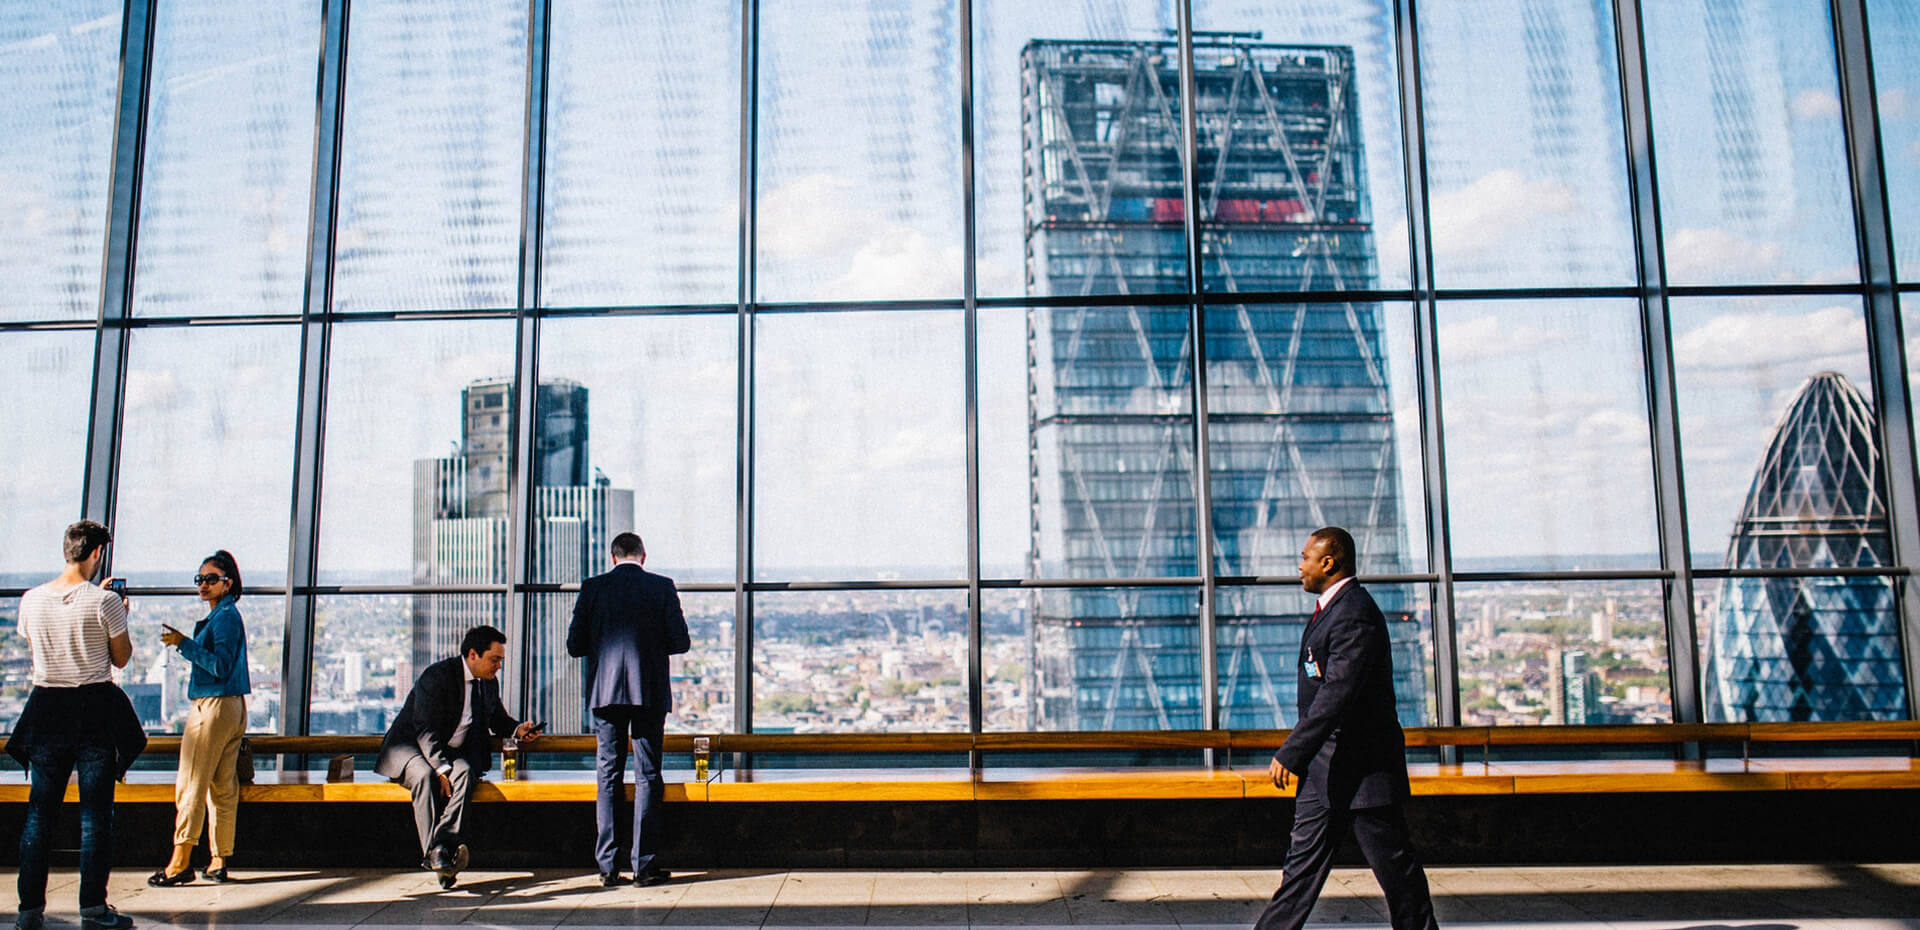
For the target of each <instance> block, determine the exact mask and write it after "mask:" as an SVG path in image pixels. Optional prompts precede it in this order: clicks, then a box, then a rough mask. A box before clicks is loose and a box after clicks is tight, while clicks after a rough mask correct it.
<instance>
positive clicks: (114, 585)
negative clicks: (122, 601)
mask: <svg viewBox="0 0 1920 930" xmlns="http://www.w3.org/2000/svg"><path fill="white" fill-rule="evenodd" d="M107 590H109V591H112V592H113V593H115V594H118V595H120V596H121V597H126V596H127V579H125V578H108V579H107Z"/></svg>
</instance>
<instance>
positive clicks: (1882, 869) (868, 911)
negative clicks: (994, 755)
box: [47, 864, 1920, 930]
mask: <svg viewBox="0 0 1920 930" xmlns="http://www.w3.org/2000/svg"><path fill="white" fill-rule="evenodd" d="M235 875H236V877H237V878H238V879H239V881H237V882H235V883H232V884H227V885H213V884H207V883H205V882H199V883H196V884H193V885H187V886H182V887H177V888H149V887H147V886H146V884H145V883H144V876H145V873H144V872H139V871H138V870H133V869H121V870H119V871H118V872H116V873H115V874H114V877H113V885H112V890H111V900H112V902H113V904H114V905H116V906H117V907H119V908H120V910H121V911H122V912H123V913H126V914H128V915H130V916H132V917H134V918H135V920H136V921H138V926H140V927H148V928H154V927H180V928H207V930H211V928H216V927H218V928H231V927H246V926H258V927H269V926H270V927H293V928H298V927H380V928H389V927H421V926H444V925H448V924H471V925H479V926H487V927H542V928H552V927H596V926H599V927H631V926H665V927H694V926H698V927H756V928H767V927H855V926H884V927H1087V926H1101V927H1114V926H1127V927H1138V928H1181V930H1198V928H1205V930H1226V928H1245V927H1248V926H1250V925H1251V923H1252V921H1253V918H1254V915H1256V914H1257V913H1258V912H1259V910H1260V906H1261V905H1262V904H1263V903H1264V902H1265V900H1266V898H1267V896H1268V895H1269V894H1271V893H1272V891H1273V889H1274V887H1275V885H1276V884H1277V883H1278V882H1279V880H1280V875H1279V873H1278V872H1277V871H1259V870H1233V871H1203V870H1194V869H1154V870H1137V871H1123V870H1096V871H993V872H989V871H939V872H935V871H805V872H779V871H759V870H750V869H732V870H725V871H711V872H685V873H679V874H676V876H675V877H674V880H673V881H672V882H670V883H668V884H666V885H661V886H657V887H653V888H634V887H631V886H620V887H615V888H603V887H601V885H600V880H599V877H598V876H595V875H582V874H579V873H572V872H526V871H487V870H484V869H475V870H473V871H470V872H467V873H465V874H463V875H461V877H460V884H459V885H458V886H457V887H456V888H454V889H453V890H451V891H441V890H440V889H439V886H438V884H437V883H436V881H435V877H434V876H433V874H431V873H428V872H413V871H402V872H395V871H388V870H379V871H374V870H366V871H353V870H313V871H302V870H280V871H268V870H259V871H248V870H244V869H243V870H236V873H235ZM1429 875H1430V877H1431V879H1432V883H1433V889H1434V896H1435V899H1436V906H1437V908H1438V909H1439V913H1440V921H1441V923H1442V924H1443V925H1445V926H1447V927H1449V928H1455V930H1515V928H1521V927H1545V928H1552V930H1589V928H1620V930H1683V928H1684V930H1920V864H1901V865H1854V864H1844V865H1835V864H1824V865H1760V866H1751V865H1741V866H1631V867H1591V868H1583V867H1531V866H1528V867H1480V868H1440V869H1433V870H1431V872H1430V873H1429ZM76 882H77V875H76V874H75V873H74V872H72V871H70V870H69V871H60V872H56V873H54V875H53V878H52V881H51V882H50V887H49V894H48V898H49V900H50V902H51V906H50V908H49V911H48V914H47V916H48V918H49V919H48V925H49V926H62V925H64V926H73V925H75V924H77V923H78V917H77V915H76V914H75V911H74V903H73V895H74V892H75V886H76ZM1312 923H1313V924H1323V925H1324V924H1340V925H1342V926H1348V927H1367V928H1370V927H1385V926H1386V923H1387V916H1386V904H1385V902H1384V901H1383V900H1382V899H1381V897H1380V891H1379V888H1378V887H1377V886H1376V885H1375V884H1374V882H1373V876H1372V875H1370V874H1369V873H1367V872H1366V870H1364V869H1341V870H1337V871H1336V872H1335V873H1334V876H1333V880H1332V881H1331V882H1329V883H1328V885H1327V889H1326V892H1325V894H1324V895H1323V896H1322V897H1321V900H1320V906H1319V908H1318V909H1317V910H1315V911H1314V914H1313V920H1312Z"/></svg>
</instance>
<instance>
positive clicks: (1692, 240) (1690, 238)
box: [1667, 226, 1786, 282]
mask: <svg viewBox="0 0 1920 930" xmlns="http://www.w3.org/2000/svg"><path fill="white" fill-rule="evenodd" d="M1785 252H1786V249H1785V247H1783V246H1782V245H1781V244H1780V243H1779V242H1774V241H1770V240H1754V239H1747V238H1745V237H1742V236H1740V235H1738V234H1736V233H1733V232H1731V231H1729V230H1727V229H1723V228H1721V227H1718V226H1713V227H1706V228H1701V227H1688V228H1684V229H1678V230H1675V231H1674V232H1673V233H1671V234H1670V235H1668V236H1667V276H1668V277H1669V278H1670V279H1672V280H1674V281H1687V282H1698V281H1730V280H1743V281H1771V280H1773V279H1774V278H1775V277H1778V276H1779V274H1780V270H1781V262H1780V260H1781V257H1782V256H1783V255H1784V254H1785Z"/></svg>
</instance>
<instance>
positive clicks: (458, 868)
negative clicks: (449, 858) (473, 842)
mask: <svg viewBox="0 0 1920 930" xmlns="http://www.w3.org/2000/svg"><path fill="white" fill-rule="evenodd" d="M472 861H473V857H472V856H471V855H470V854H469V853H468V852H467V844H465V843H461V844H460V845H459V846H457V847H454V850H453V870H454V871H455V872H465V871H466V870H467V863H469V862H472Z"/></svg>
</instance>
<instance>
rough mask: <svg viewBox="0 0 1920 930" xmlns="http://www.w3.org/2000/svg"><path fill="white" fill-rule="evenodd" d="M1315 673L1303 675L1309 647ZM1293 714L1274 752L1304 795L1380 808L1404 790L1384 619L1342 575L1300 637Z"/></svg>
mask: <svg viewBox="0 0 1920 930" xmlns="http://www.w3.org/2000/svg"><path fill="white" fill-rule="evenodd" d="M1309 652H1311V653H1312V655H1313V659H1312V662H1313V663H1314V664H1315V665H1316V666H1317V667H1318V669H1319V672H1320V675H1319V677H1314V676H1311V675H1309V674H1308V668H1307V662H1308V661H1309V660H1308V658H1307V655H1308V653H1309ZM1297 670H1298V673H1299V676H1300V678H1299V681H1300V691H1299V697H1300V708H1299V709H1300V716H1299V718H1298V720H1297V721H1296V722H1295V723H1294V726H1293V732H1291V733H1289V734H1288V735H1287V741H1286V743H1284V744H1283V745H1281V747H1280V751H1279V752H1276V753H1274V755H1273V757H1274V758H1275V759H1278V760H1280V764H1281V765H1284V766H1286V767H1287V771H1289V772H1293V773H1294V774H1296V775H1298V776H1300V794H1299V797H1300V798H1301V799H1303V800H1305V799H1309V798H1313V797H1318V798H1320V799H1322V800H1324V801H1325V802H1326V803H1327V805H1328V806H1330V807H1332V808H1333V809H1334V810H1353V809H1356V808H1367V807H1385V806H1387V805H1390V804H1398V803H1400V802H1401V801H1403V800H1405V799H1406V797H1407V793H1408V792H1407V739H1406V734H1405V733H1403V732H1401V730H1400V717H1399V714H1398V713H1397V710H1396V708H1395V702H1394V695H1393V652H1392V650H1390V649H1389V648H1388V644H1387V620H1386V617H1385V616H1383V615H1382V614H1381V613H1380V606H1379V605H1378V604H1375V603H1374V601H1373V595H1371V594H1368V593H1367V591H1366V589H1365V588H1362V587H1360V583H1359V582H1357V581H1355V582H1349V583H1348V584H1347V586H1346V587H1344V588H1342V589H1340V591H1339V592H1338V593H1336V594H1335V595H1334V596H1333V600H1332V601H1331V602H1329V603H1328V604H1327V606H1326V607H1324V608H1322V609H1321V610H1320V616H1318V617H1316V618H1314V620H1313V621H1312V622H1311V623H1309V624H1307V630H1306V633H1305V634H1304V635H1302V636H1301V638H1300V664H1299V666H1298V669H1297Z"/></svg>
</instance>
